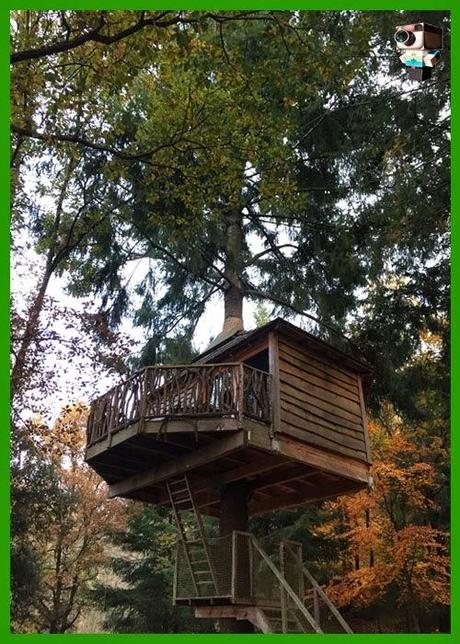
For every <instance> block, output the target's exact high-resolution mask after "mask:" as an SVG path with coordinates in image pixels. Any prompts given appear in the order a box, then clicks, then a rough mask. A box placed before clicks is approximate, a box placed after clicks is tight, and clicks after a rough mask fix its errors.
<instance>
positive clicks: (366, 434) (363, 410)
mask: <svg viewBox="0 0 460 644" xmlns="http://www.w3.org/2000/svg"><path fill="white" fill-rule="evenodd" d="M358 386H359V399H360V402H361V414H362V417H363V429H364V442H365V444H366V456H367V462H368V463H369V465H371V464H372V459H371V449H370V445H369V430H368V427H367V414H366V405H365V404H364V394H363V379H362V378H361V376H360V377H359V378H358Z"/></svg>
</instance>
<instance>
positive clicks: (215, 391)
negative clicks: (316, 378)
mask: <svg viewBox="0 0 460 644" xmlns="http://www.w3.org/2000/svg"><path fill="white" fill-rule="evenodd" d="M212 416H232V417H242V416H248V417H250V418H255V419H257V420H259V421H262V422H265V423H269V422H270V419H271V411H270V375H269V374H268V373H266V372H265V371H261V370H259V369H255V368H254V367H249V366H248V365H245V364H243V363H225V364H206V365H160V366H153V367H145V368H144V369H142V371H139V372H138V373H136V374H135V375H134V376H132V377H131V378H129V379H128V380H126V381H125V382H122V383H121V384H119V385H117V386H116V387H113V388H112V389H111V390H110V391H108V392H107V393H106V394H104V395H103V396H101V397H100V398H97V399H96V400H95V401H93V403H92V405H91V411H90V415H89V419H88V429H87V446H88V447H89V446H91V445H93V444H94V443H97V442H98V441H100V440H102V439H103V438H105V437H107V436H109V435H111V434H114V433H115V432H118V431H120V430H121V429H124V428H125V427H127V426H128V425H131V424H132V423H135V422H138V421H140V420H156V419H164V418H168V419H178V418H184V417H187V418H190V417H192V418H197V417H200V418H206V417H212Z"/></svg>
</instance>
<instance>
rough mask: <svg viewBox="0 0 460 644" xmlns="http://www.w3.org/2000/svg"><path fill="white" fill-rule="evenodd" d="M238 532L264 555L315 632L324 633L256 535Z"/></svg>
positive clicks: (237, 531) (268, 564)
mask: <svg viewBox="0 0 460 644" xmlns="http://www.w3.org/2000/svg"><path fill="white" fill-rule="evenodd" d="M235 532H236V533H237V534H241V535H244V536H246V537H248V538H249V539H250V541H251V543H252V545H253V546H254V548H255V549H256V550H257V552H258V553H259V555H260V556H261V557H262V559H263V560H264V561H265V563H266V564H267V566H268V567H269V568H270V570H271V571H272V573H273V574H274V575H275V577H276V579H277V580H278V582H279V583H280V585H281V586H282V587H283V589H284V590H285V592H286V593H287V594H288V595H289V596H290V598H291V599H292V601H293V602H294V604H295V606H296V608H298V610H299V611H300V612H301V613H302V615H303V616H304V617H305V618H306V620H307V621H308V623H309V624H310V626H311V627H312V628H313V630H314V631H315V633H322V632H323V631H322V630H321V628H320V626H319V625H318V623H317V622H316V621H315V619H314V617H313V615H312V614H311V613H310V611H309V610H308V609H307V607H306V606H305V605H304V604H303V602H302V601H301V600H300V598H299V596H298V595H297V593H296V592H295V591H294V590H293V589H292V588H291V586H290V585H289V584H288V582H287V581H286V579H285V578H284V577H283V575H282V574H281V573H280V571H279V570H278V568H277V567H276V566H275V564H274V563H273V562H272V560H271V559H270V557H269V556H268V555H267V553H266V552H265V550H264V549H263V548H262V546H261V545H260V544H259V542H258V541H257V539H256V538H255V537H254V535H253V534H251V533H250V532H241V531H239V530H235Z"/></svg>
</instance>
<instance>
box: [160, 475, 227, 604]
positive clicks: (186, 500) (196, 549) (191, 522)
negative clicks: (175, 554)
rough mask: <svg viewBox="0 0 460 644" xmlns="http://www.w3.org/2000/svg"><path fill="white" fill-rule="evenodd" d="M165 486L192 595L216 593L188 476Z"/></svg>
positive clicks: (215, 585)
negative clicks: (190, 582) (189, 578)
mask: <svg viewBox="0 0 460 644" xmlns="http://www.w3.org/2000/svg"><path fill="white" fill-rule="evenodd" d="M166 487H167V490H168V495H169V500H170V502H171V507H172V511H173V514H174V519H175V521H176V525H177V529H178V537H179V541H180V543H181V544H182V547H183V552H184V555H185V559H186V561H187V565H188V568H189V571H190V577H191V579H192V583H193V587H194V590H195V593H196V596H197V597H215V596H217V595H219V592H218V587H217V578H216V573H215V570H214V565H213V562H212V559H211V555H210V551H209V547H208V542H207V540H206V537H205V534H204V530H203V523H202V521H201V515H200V513H199V512H198V510H197V508H196V506H195V502H194V500H193V495H192V492H191V490H190V484H189V481H188V478H187V476H186V475H184V476H181V477H180V478H176V479H173V480H171V481H167V483H166ZM184 512H185V513H187V522H186V523H185V522H184V517H183V513H184Z"/></svg>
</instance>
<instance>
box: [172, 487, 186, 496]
mask: <svg viewBox="0 0 460 644" xmlns="http://www.w3.org/2000/svg"><path fill="white" fill-rule="evenodd" d="M182 492H188V488H187V487H181V488H179V489H178V490H171V494H172V495H173V496H174V495H175V494H182Z"/></svg>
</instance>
